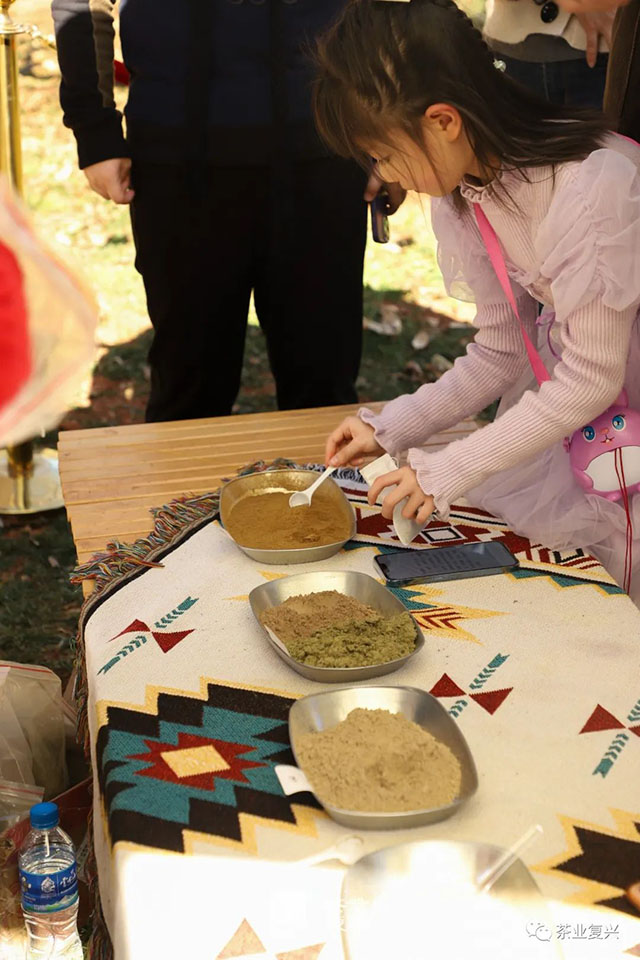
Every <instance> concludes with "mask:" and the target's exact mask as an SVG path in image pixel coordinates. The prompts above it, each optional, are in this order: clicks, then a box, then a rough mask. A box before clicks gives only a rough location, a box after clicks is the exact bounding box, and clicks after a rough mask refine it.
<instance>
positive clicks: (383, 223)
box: [371, 190, 389, 243]
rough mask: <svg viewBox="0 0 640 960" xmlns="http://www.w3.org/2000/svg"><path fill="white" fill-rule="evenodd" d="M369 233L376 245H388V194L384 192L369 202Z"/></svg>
mask: <svg viewBox="0 0 640 960" xmlns="http://www.w3.org/2000/svg"><path fill="white" fill-rule="evenodd" d="M371 233H372V236H373V239H374V240H375V242H376V243H389V194H388V193H387V192H386V190H381V191H380V193H379V194H378V195H377V197H375V198H374V199H373V200H372V201H371Z"/></svg>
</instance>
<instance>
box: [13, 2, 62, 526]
mask: <svg viewBox="0 0 640 960" xmlns="http://www.w3.org/2000/svg"><path fill="white" fill-rule="evenodd" d="M12 3H13V0H0V170H2V172H3V173H4V174H5V176H6V177H7V179H8V180H9V182H10V183H11V184H12V186H13V187H14V189H15V190H16V191H17V192H18V193H20V194H21V193H22V186H23V184H22V141H21V137H20V107H19V100H18V96H19V94H18V57H17V53H16V38H17V37H18V36H20V34H23V33H27V32H28V29H27V27H24V26H22V25H21V24H18V23H14V22H13V20H12V19H11V16H10V14H9V8H10V6H11V4H12ZM62 506H64V500H63V498H62V489H61V487H60V474H59V471H58V457H57V454H56V451H55V450H40V451H38V452H37V453H35V454H34V451H33V444H32V443H31V442H30V441H29V442H27V443H21V444H18V445H17V446H14V447H8V448H7V450H6V451H5V452H0V514H9V513H10V514H27V513H38V512H39V511H41V510H57V509H58V508H59V507H62Z"/></svg>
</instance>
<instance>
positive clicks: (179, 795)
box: [97, 682, 322, 853]
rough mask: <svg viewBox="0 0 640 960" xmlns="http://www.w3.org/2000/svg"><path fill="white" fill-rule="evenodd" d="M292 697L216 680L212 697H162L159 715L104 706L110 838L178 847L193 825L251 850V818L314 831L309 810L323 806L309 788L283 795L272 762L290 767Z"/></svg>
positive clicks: (102, 756)
mask: <svg viewBox="0 0 640 960" xmlns="http://www.w3.org/2000/svg"><path fill="white" fill-rule="evenodd" d="M293 702H294V701H293V700H292V699H290V698H288V697H283V696H279V695H277V694H274V693H263V692H260V691H257V690H255V689H252V690H250V689H245V688H242V687H234V686H230V685H229V684H224V683H215V682H210V683H207V697H206V699H197V697H195V696H194V694H193V693H191V694H186V693H175V692H172V693H160V694H159V695H158V697H157V707H156V710H155V711H154V712H153V713H143V712H140V708H139V707H138V708H136V709H128V708H127V707H123V706H117V707H115V706H110V707H108V708H107V724H106V725H105V726H103V727H102V728H101V729H100V732H99V734H98V743H97V760H98V777H99V782H100V790H101V793H102V795H103V796H104V798H105V800H106V808H107V810H108V817H109V831H110V834H111V841H112V843H118V842H119V841H132V842H135V843H137V844H142V845H148V846H152V847H156V848H160V849H165V850H172V851H176V852H179V853H182V852H184V851H185V841H184V831H185V830H189V831H196V832H198V833H204V834H208V835H211V836H215V837H218V838H222V839H223V840H227V841H232V842H234V843H238V844H241V845H243V846H245V847H248V848H249V849H250V848H251V847H252V846H253V830H252V823H253V821H252V820H249V819H247V818H260V820H262V821H268V822H269V825H270V826H277V825H279V824H282V825H287V826H288V828H289V829H293V830H294V831H296V832H299V833H301V834H305V835H308V834H309V833H311V834H312V835H313V818H312V817H310V816H309V813H308V812H306V809H305V808H311V809H313V810H320V809H321V808H320V806H319V804H318V803H317V801H316V800H315V798H314V797H313V795H312V794H310V793H299V794H297V795H296V796H295V800H292V799H291V798H290V797H286V796H284V794H283V791H282V788H281V786H280V783H279V781H278V778H277V776H276V774H275V772H274V766H275V765H276V764H280V763H284V764H293V763H294V759H293V754H292V752H291V747H290V743H289V732H288V725H287V720H288V715H289V708H290V706H291V704H292V703H293ZM318 815H322V814H318ZM243 826H244V830H243Z"/></svg>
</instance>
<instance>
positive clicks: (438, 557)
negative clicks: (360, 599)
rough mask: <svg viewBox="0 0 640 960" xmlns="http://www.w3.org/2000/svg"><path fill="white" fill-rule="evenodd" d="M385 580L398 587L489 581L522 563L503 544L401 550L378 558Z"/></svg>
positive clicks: (376, 558) (377, 563) (470, 544)
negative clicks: (465, 579)
mask: <svg viewBox="0 0 640 960" xmlns="http://www.w3.org/2000/svg"><path fill="white" fill-rule="evenodd" d="M375 563H376V565H377V566H378V567H379V569H380V571H381V572H382V574H383V576H384V578H385V580H387V582H388V583H390V584H392V585H394V586H400V585H402V584H407V583H429V582H431V581H438V580H457V579H460V578H462V577H485V576H489V575H490V574H493V573H503V572H504V571H505V570H514V569H516V567H518V561H517V560H516V558H515V557H514V555H513V554H512V553H511V551H510V550H507V548H506V547H505V546H504V544H503V543H499V542H494V541H488V542H486V543H461V544H457V545H456V546H452V547H432V548H430V549H425V550H397V551H396V552H395V553H385V554H381V555H380V556H378V557H375Z"/></svg>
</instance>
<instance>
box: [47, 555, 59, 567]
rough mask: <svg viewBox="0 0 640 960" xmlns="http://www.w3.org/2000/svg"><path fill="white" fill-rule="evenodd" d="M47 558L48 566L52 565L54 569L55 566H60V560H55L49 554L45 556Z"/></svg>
mask: <svg viewBox="0 0 640 960" xmlns="http://www.w3.org/2000/svg"><path fill="white" fill-rule="evenodd" d="M47 560H48V561H49V566H50V567H53V568H54V569H56V568H57V567H59V566H60V562H59V561H58V560H56V558H55V557H51V556H49V557H47Z"/></svg>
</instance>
